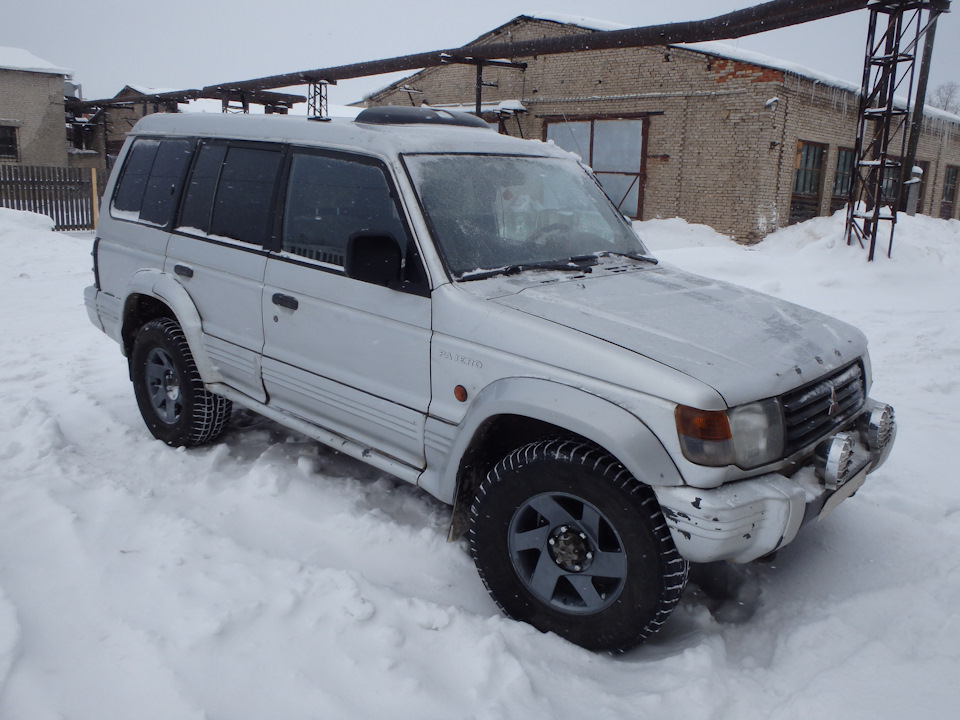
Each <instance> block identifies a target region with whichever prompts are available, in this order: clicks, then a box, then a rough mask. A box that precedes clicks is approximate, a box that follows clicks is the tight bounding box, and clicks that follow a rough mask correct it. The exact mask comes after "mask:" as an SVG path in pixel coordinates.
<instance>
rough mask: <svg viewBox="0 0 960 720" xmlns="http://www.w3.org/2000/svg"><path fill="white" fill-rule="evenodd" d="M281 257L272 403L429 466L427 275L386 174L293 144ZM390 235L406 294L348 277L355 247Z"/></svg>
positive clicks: (274, 300)
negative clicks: (363, 239)
mask: <svg viewBox="0 0 960 720" xmlns="http://www.w3.org/2000/svg"><path fill="white" fill-rule="evenodd" d="M288 167H289V169H288V173H287V175H288V179H287V181H286V182H285V187H284V189H283V191H282V193H281V196H282V203H281V206H282V208H283V214H282V222H281V226H280V229H279V230H280V231H279V235H280V243H281V244H280V246H279V247H278V248H277V250H278V252H277V253H276V254H274V255H271V257H270V258H269V259H268V260H267V267H266V276H265V282H264V294H263V317H264V340H265V344H264V349H263V360H262V362H263V368H262V370H263V381H264V385H265V387H266V390H267V393H268V396H269V398H270V401H269V402H270V404H271V405H274V406H277V407H279V408H282V409H284V410H286V411H287V412H291V413H293V414H295V415H297V416H299V417H301V418H304V419H306V420H309V421H310V422H312V423H314V424H316V425H319V426H321V427H324V428H327V429H328V430H331V431H333V432H335V433H336V434H338V435H340V436H342V437H346V438H349V439H351V440H354V441H355V442H358V443H359V444H361V445H363V446H366V447H369V448H371V449H373V450H375V451H377V452H379V453H381V454H384V455H387V456H389V457H391V458H394V459H396V460H399V461H401V462H402V463H404V464H406V465H408V466H411V467H415V468H422V467H423V465H424V455H423V427H424V421H425V417H426V412H427V407H428V405H429V402H430V298H429V292H428V285H427V281H426V275H425V273H424V271H423V266H422V264H421V262H420V260H419V256H418V254H417V252H416V246H415V243H414V242H413V241H412V239H411V236H410V232H409V230H408V225H407V223H406V221H405V220H404V216H403V212H402V208H401V205H400V203H399V201H398V198H397V194H396V191H395V188H394V185H393V183H392V181H391V179H390V175H389V173H388V171H387V169H386V167H385V166H384V165H383V164H382V163H380V162H379V161H376V160H374V159H371V158H366V157H361V156H356V155H348V154H344V153H332V152H330V153H324V152H318V151H312V150H307V149H296V148H294V149H291V151H290V156H289V160H288ZM361 231H367V232H374V233H377V234H385V233H389V234H391V235H392V236H393V237H395V238H396V239H397V241H398V243H399V244H400V247H401V250H402V251H403V253H404V257H405V263H406V264H405V280H406V281H407V282H405V283H404V289H403V290H399V289H391V288H388V287H383V286H379V285H373V284H370V283H366V282H361V281H359V280H355V279H352V278H349V277H347V276H346V275H345V274H344V256H345V252H346V247H347V240H348V238H350V236H351V235H353V234H354V233H357V232H361Z"/></svg>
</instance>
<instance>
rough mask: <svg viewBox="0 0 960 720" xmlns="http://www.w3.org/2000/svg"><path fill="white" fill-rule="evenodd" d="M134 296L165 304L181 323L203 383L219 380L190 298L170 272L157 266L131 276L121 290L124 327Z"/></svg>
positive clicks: (198, 316) (198, 317) (218, 373)
mask: <svg viewBox="0 0 960 720" xmlns="http://www.w3.org/2000/svg"><path fill="white" fill-rule="evenodd" d="M135 295H147V296H149V297H152V298H156V299H157V300H160V301H161V302H162V303H164V304H165V305H166V306H167V307H168V308H170V310H171V312H172V313H173V315H174V319H175V320H176V321H177V322H178V323H180V328H181V329H182V330H183V334H184V335H185V336H186V338H187V344H188V345H189V346H190V352H191V353H192V355H193V360H194V362H195V363H196V365H197V370H198V371H199V373H200V377H201V379H202V380H203V382H204V384H205V385H210V384H212V383H218V382H222V381H223V378H222V377H221V375H220V371H219V369H218V368H217V366H216V365H215V364H214V363H213V361H212V360H211V359H210V355H209V354H208V353H207V350H206V346H205V345H204V342H203V322H202V321H201V319H200V313H199V312H198V311H197V306H196V305H194V303H193V299H192V298H191V297H190V294H189V293H188V292H187V291H186V289H185V288H184V287H183V285H181V284H180V283H179V282H177V280H176V279H175V278H174V277H173V276H172V275H170V274H168V273H165V272H163V271H161V270H157V269H148V270H139V271H137V272H136V273H135V274H134V275H133V277H132V278H131V279H130V282H129V284H128V285H127V287H126V289H125V291H124V301H123V325H124V327H125V326H126V322H127V317H128V315H129V310H130V303H131V300H132V298H133V297H134V296H135Z"/></svg>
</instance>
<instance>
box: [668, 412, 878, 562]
mask: <svg viewBox="0 0 960 720" xmlns="http://www.w3.org/2000/svg"><path fill="white" fill-rule="evenodd" d="M883 409H886V410H889V419H888V424H887V426H886V427H885V432H883V433H881V434H879V435H878V433H877V432H876V428H875V427H874V426H873V425H871V422H872V421H875V419H876V417H877V416H878V414H880V411H881V410H883ZM892 413H893V411H892V408H889V407H888V406H884V405H880V404H879V403H875V402H874V401H868V402H867V405H866V407H865V408H864V410H863V412H862V413H861V415H860V416H859V417H858V418H857V420H856V422H855V423H854V424H852V425H851V427H850V428H848V429H846V430H845V431H844V432H838V433H835V434H834V435H831V436H830V437H828V438H826V439H825V440H822V441H821V442H820V444H819V445H818V446H817V449H816V451H815V452H814V454H813V455H811V457H810V462H809V464H808V465H807V466H805V467H803V468H802V469H800V470H799V471H798V472H796V473H795V474H793V475H791V476H790V477H786V476H784V475H781V474H779V473H767V474H766V475H760V476H758V477H753V478H749V479H746V480H740V481H737V482H732V483H727V484H725V485H721V486H720V487H717V488H713V489H699V488H693V487H689V486H681V487H654V488H653V491H654V493H655V494H656V496H657V500H658V501H659V503H660V507H661V509H662V510H663V515H664V517H665V518H666V521H667V525H668V527H669V528H670V533H671V535H672V536H673V541H674V543H675V544H676V546H677V550H678V551H679V552H680V554H681V555H682V556H683V557H684V558H686V559H687V560H689V561H690V562H714V561H717V560H732V561H733V562H741V563H742V562H750V561H751V560H756V559H757V558H760V557H763V556H765V555H769V554H770V553H772V552H774V551H776V550H779V549H780V548H782V547H783V546H785V545H787V544H788V543H790V542H791V541H792V540H793V539H794V538H795V537H796V535H797V532H798V531H799V530H800V527H801V526H802V525H803V524H804V523H805V522H807V521H809V520H812V519H815V518H822V517H824V516H825V515H826V514H827V513H829V512H831V511H832V510H833V509H834V508H835V507H836V506H837V505H839V504H840V503H841V502H842V501H843V500H846V499H847V498H848V497H850V496H852V495H853V494H854V493H855V492H856V491H857V490H858V489H859V488H860V487H861V486H862V485H863V483H864V480H865V479H866V476H867V474H868V473H871V472H873V471H874V470H876V469H877V468H878V467H880V466H881V465H882V464H883V463H884V462H885V461H886V459H887V457H888V455H889V454H890V450H891V448H892V447H893V441H894V438H895V437H896V423H895V422H894V420H893V414H892ZM840 454H842V455H843V460H844V464H843V471H842V472H841V473H840V474H839V475H838V473H837V469H836V457H837V456H838V455H840Z"/></svg>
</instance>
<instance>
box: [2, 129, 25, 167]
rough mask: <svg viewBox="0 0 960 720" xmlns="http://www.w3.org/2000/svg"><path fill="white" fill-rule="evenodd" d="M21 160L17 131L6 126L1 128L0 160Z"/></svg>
mask: <svg viewBox="0 0 960 720" xmlns="http://www.w3.org/2000/svg"><path fill="white" fill-rule="evenodd" d="M19 158H20V153H19V152H18V150H17V129H16V128H15V127H9V126H6V125H4V126H0V160H18V159H19Z"/></svg>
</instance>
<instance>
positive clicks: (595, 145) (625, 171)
mask: <svg viewBox="0 0 960 720" xmlns="http://www.w3.org/2000/svg"><path fill="white" fill-rule="evenodd" d="M547 140H552V141H553V142H554V143H556V144H557V145H558V146H560V147H562V148H563V149H564V150H569V151H570V152H573V153H576V154H577V155H579V156H580V157H581V158H583V161H584V162H585V163H587V164H588V165H589V166H590V167H592V168H593V172H594V173H595V174H596V176H597V180H599V181H600V185H601V186H603V190H604V192H605V193H606V194H607V197H609V198H610V199H611V200H612V201H613V204H614V205H616V206H617V210H619V211H620V212H621V213H623V214H624V215H626V216H628V217H631V218H634V219H637V218H639V217H640V215H641V212H642V209H643V207H642V206H643V181H644V177H643V176H644V156H645V151H646V148H645V147H644V145H645V143H644V120H643V119H633V120H631V119H621V118H617V119H610V120H606V119H593V120H574V121H569V122H568V121H552V122H548V123H547Z"/></svg>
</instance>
